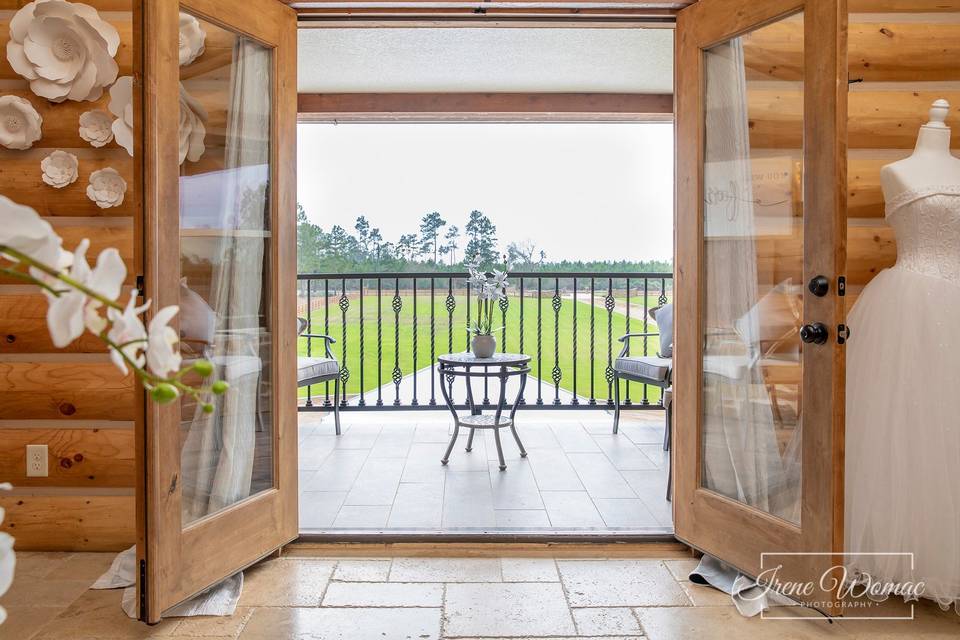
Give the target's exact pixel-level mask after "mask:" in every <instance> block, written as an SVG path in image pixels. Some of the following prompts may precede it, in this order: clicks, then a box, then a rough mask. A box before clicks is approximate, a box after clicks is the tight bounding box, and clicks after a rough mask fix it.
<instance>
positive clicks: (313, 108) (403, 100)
mask: <svg viewBox="0 0 960 640" xmlns="http://www.w3.org/2000/svg"><path fill="white" fill-rule="evenodd" d="M297 110H298V113H299V114H300V116H299V117H300V119H301V121H310V120H322V119H330V118H335V117H336V118H338V119H344V118H386V119H391V118H392V119H401V118H403V117H405V116H406V117H421V118H424V117H426V118H429V117H431V116H445V117H449V116H451V115H456V114H462V115H469V116H471V117H475V118H476V117H481V118H482V117H484V116H495V117H506V116H516V115H523V114H536V115H537V116H540V117H542V116H544V115H547V114H557V115H566V116H574V115H580V116H584V117H591V116H592V117H600V116H603V115H607V116H619V117H631V118H643V117H647V116H649V117H655V118H657V119H661V118H663V117H672V115H673V96H672V95H670V94H640V93H637V94H628V93H328V94H319V93H311V94H308V93H302V94H300V96H299V100H298V106H297Z"/></svg>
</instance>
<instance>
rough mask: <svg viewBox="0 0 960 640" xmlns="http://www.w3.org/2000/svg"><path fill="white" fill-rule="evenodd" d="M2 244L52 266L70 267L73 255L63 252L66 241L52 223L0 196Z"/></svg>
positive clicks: (0, 235)
mask: <svg viewBox="0 0 960 640" xmlns="http://www.w3.org/2000/svg"><path fill="white" fill-rule="evenodd" d="M0 245H6V246H8V247H11V248H12V249H15V250H17V251H19V252H20V253H22V254H24V255H26V256H28V257H30V258H33V259H34V260H37V261H38V262H43V263H44V264H48V265H51V266H59V267H65V266H67V265H69V264H70V254H69V253H67V252H65V251H64V250H63V248H62V245H63V240H62V239H61V238H60V236H58V235H57V234H56V233H54V231H53V227H51V226H50V223H49V222H47V221H46V220H44V219H42V218H41V217H40V216H39V214H37V212H36V211H34V210H33V209H31V208H30V207H27V206H23V205H19V204H16V203H15V202H13V201H12V200H11V199H10V198H7V197H6V196H0Z"/></svg>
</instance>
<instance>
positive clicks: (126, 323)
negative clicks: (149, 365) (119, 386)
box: [107, 291, 150, 374]
mask: <svg viewBox="0 0 960 640" xmlns="http://www.w3.org/2000/svg"><path fill="white" fill-rule="evenodd" d="M149 306H150V301H149V300H148V301H147V302H146V304H144V305H142V306H140V307H138V306H137V292H136V291H131V292H130V300H129V301H128V302H127V306H126V307H124V309H123V313H121V312H120V311H117V310H116V309H109V310H108V311H107V317H108V318H109V319H110V322H111V323H113V324H112V326H111V327H110V332H109V333H108V334H107V338H108V339H109V340H110V341H111V342H113V343H114V344H116V345H122V346H121V349H120V351H117V350H116V349H111V350H110V360H112V361H113V364H115V365H117V368H119V369H120V371H122V372H123V373H124V374H126V373H127V364H126V361H125V360H124V358H123V356H124V355H125V356H126V357H127V358H129V360H130V362H133V363H134V364H135V365H136V366H138V367H140V368H143V365H144V364H146V361H147V360H146V356H145V355H144V351H145V350H146V348H147V330H146V328H144V326H143V321H142V320H141V319H140V315H141V314H142V313H143V312H144V311H146V310H147V308H148V307H149ZM121 351H122V352H123V354H122V355H121V353H120V352H121Z"/></svg>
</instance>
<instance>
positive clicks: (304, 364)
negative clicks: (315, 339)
mask: <svg viewBox="0 0 960 640" xmlns="http://www.w3.org/2000/svg"><path fill="white" fill-rule="evenodd" d="M339 372H340V365H339V364H337V361H336V360H334V359H333V358H297V383H298V384H299V383H300V381H301V380H313V379H314V378H321V377H323V376H331V377H332V376H335V375H337V374H338V373H339Z"/></svg>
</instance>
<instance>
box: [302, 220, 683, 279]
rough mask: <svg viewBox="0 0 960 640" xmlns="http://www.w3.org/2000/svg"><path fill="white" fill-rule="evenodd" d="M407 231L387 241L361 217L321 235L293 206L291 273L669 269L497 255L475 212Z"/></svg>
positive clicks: (520, 249)
mask: <svg viewBox="0 0 960 640" xmlns="http://www.w3.org/2000/svg"><path fill="white" fill-rule="evenodd" d="M411 231H412V232H411V233H405V234H401V235H400V237H399V238H397V239H396V240H394V241H390V240H387V239H386V238H384V237H383V234H382V233H381V232H380V229H379V228H377V227H374V226H372V225H371V224H370V221H369V220H367V218H366V216H362V215H361V216H358V217H357V220H356V223H355V224H354V226H353V230H352V231H351V230H348V229H345V228H344V227H342V226H340V225H334V226H333V227H331V228H330V230H329V231H325V230H324V229H323V228H321V227H320V226H319V225H316V224H314V223H312V222H310V220H309V218H308V217H307V213H306V211H305V210H304V208H303V206H302V205H300V204H298V205H297V269H298V271H299V272H300V273H345V272H356V273H370V272H376V271H385V272H400V273H403V272H411V271H438V272H446V271H456V272H460V271H464V270H465V267H464V266H463V265H464V263H465V262H476V263H478V264H479V266H480V267H481V268H485V269H490V268H492V267H495V266H497V265H502V264H503V262H504V258H505V257H506V260H507V262H509V263H510V265H511V268H512V269H513V270H514V271H609V272H614V273H626V272H636V271H644V272H654V273H671V272H672V271H673V265H672V263H671V262H669V261H663V260H644V261H628V260H603V261H600V260H591V261H579V260H577V261H574V260H561V261H555V262H550V261H548V256H547V254H546V252H545V251H544V250H543V249H541V248H539V247H537V246H536V244H535V243H533V242H532V241H529V240H527V241H520V242H516V241H514V242H509V243H507V245H506V247H505V248H504V249H503V252H502V253H501V249H500V245H499V242H498V239H497V226H496V225H495V224H494V223H493V221H492V220H491V219H490V217H489V216H487V215H485V214H484V213H483V212H481V211H476V210H474V211H471V212H470V215H469V216H468V218H467V221H466V223H465V224H464V225H463V231H461V228H460V226H458V225H455V224H450V223H448V221H447V220H445V219H444V218H443V217H442V216H441V215H440V213H439V212H437V211H432V212H430V213H427V214H425V215H424V216H423V217H422V218H421V220H420V223H419V228H418V229H417V230H415V231H414V230H411Z"/></svg>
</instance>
